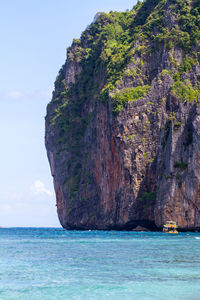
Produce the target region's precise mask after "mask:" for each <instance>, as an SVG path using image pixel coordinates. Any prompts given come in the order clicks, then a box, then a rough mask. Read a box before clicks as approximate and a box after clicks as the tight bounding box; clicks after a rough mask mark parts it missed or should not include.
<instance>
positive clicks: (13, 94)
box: [6, 91, 23, 99]
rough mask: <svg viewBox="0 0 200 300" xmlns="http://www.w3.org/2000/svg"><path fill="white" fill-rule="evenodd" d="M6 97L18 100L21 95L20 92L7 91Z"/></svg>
mask: <svg viewBox="0 0 200 300" xmlns="http://www.w3.org/2000/svg"><path fill="white" fill-rule="evenodd" d="M6 96H7V97H8V98H11V99H20V98H22V97H23V93H22V92H20V91H9V92H7V94H6Z"/></svg>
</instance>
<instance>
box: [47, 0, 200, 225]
mask: <svg viewBox="0 0 200 300" xmlns="http://www.w3.org/2000/svg"><path fill="white" fill-rule="evenodd" d="M199 15H200V1H199V0H197V1H193V0H160V1H159V0H153V1H152V0H151V1H150V0H147V1H144V2H138V4H137V5H136V6H135V7H134V8H133V9H132V10H131V11H126V12H124V13H118V12H110V13H109V14H105V13H99V14H98V15H97V16H96V18H95V20H94V22H93V23H92V24H91V25H90V26H89V27H88V28H87V29H86V30H85V31H84V32H83V34H82V36H81V38H80V40H77V39H75V40H74V41H73V44H72V46H71V47H70V48H68V50H67V60H66V62H65V64H64V65H63V67H62V68H61V70H60V72H59V75H58V77H57V79H56V82H55V90H54V92H53V98H52V101H51V102H50V103H49V105H48V107H47V116H46V135H45V143H46V148H47V154H48V158H49V162H50V167H51V173H52V176H53V179H54V186H55V192H56V199H57V212H58V217H59V220H60V223H61V225H62V226H63V227H65V228H68V229H122V230H123V229H128V230H129V229H130V230H131V229H133V228H135V227H136V226H143V227H147V228H150V229H156V228H161V227H162V226H163V224H164V223H165V222H166V221H167V220H169V219H170V220H171V219H172V220H174V221H176V222H177V223H178V226H179V228H180V229H182V230H199V229H200V107H199V104H200V96H199V94H200V84H199V79H200V63H199V62H200V17H199Z"/></svg>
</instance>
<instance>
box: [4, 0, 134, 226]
mask: <svg viewBox="0 0 200 300" xmlns="http://www.w3.org/2000/svg"><path fill="white" fill-rule="evenodd" d="M135 3H136V0H85V1H82V0H74V1H69V0H6V1H5V0H0V7H1V10H0V28H1V29H0V31H1V32H0V37H1V46H0V82H1V84H0V137H1V147H0V167H1V178H0V226H3V227H60V224H59V221H58V218H57V213H56V206H55V204H56V199H55V193H54V189H53V180H52V177H51V175H50V169H49V164H48V160H47V157H46V150H45V146H44V126H45V124H44V117H45V114H46V106H47V104H48V102H50V100H51V94H52V91H53V87H54V81H55V78H56V76H57V74H58V71H59V69H60V67H61V66H62V65H63V63H64V62H65V59H66V49H67V47H69V46H70V45H71V43H72V40H73V38H79V37H80V35H81V33H82V31H84V30H85V29H86V27H87V26H88V25H89V24H90V23H91V22H92V21H93V19H94V16H95V14H96V13H97V12H101V11H104V12H109V11H111V10H113V11H125V10H126V9H131V8H132V7H133V5H134V4H135Z"/></svg>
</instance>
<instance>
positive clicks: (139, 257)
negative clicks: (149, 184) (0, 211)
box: [0, 228, 200, 300]
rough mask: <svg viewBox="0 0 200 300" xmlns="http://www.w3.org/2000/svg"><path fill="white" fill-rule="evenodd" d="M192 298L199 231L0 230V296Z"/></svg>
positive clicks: (196, 296)
mask: <svg viewBox="0 0 200 300" xmlns="http://www.w3.org/2000/svg"><path fill="white" fill-rule="evenodd" d="M8 299H9V300H33V299H34V300H40V299H41V300H51V299H52V300H53V299H55V300H68V299H69V300H71V299H76V300H79V299H80V300H88V299H89V300H90V299H91V300H92V299H94V300H96V299H98V300H104V299H106V300H107V299H108V300H132V299H133V300H178V299H180V300H200V233H189V232H188V233H179V234H178V235H176V234H166V233H161V232H119V231H67V230H64V229H62V228H1V229H0V300H8Z"/></svg>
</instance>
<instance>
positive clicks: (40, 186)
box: [30, 179, 53, 196]
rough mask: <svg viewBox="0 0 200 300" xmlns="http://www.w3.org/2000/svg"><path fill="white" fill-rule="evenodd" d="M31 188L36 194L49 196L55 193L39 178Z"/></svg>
mask: <svg viewBox="0 0 200 300" xmlns="http://www.w3.org/2000/svg"><path fill="white" fill-rule="evenodd" d="M30 190H31V191H32V192H33V193H34V194H46V195H48V196H53V193H52V192H51V191H50V190H48V189H47V188H46V187H45V184H44V183H43V182H42V181H41V180H39V179H37V180H36V181H35V182H34V183H33V184H32V185H31V186H30Z"/></svg>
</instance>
